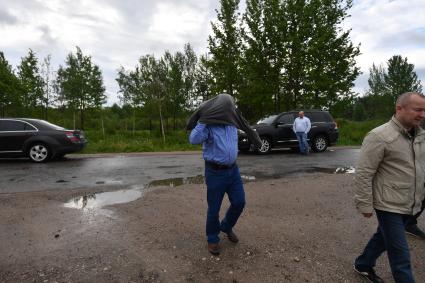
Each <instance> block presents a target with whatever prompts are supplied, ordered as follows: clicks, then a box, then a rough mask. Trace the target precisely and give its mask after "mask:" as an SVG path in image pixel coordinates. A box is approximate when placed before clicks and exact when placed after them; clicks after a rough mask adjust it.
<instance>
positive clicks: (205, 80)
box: [188, 54, 215, 110]
mask: <svg viewBox="0 0 425 283" xmlns="http://www.w3.org/2000/svg"><path fill="white" fill-rule="evenodd" d="M213 83H214V77H213V75H212V73H211V70H210V63H209V59H208V54H205V55H201V57H200V58H199V61H198V64H197V65H196V71H195V82H194V97H193V98H192V99H191V100H190V101H189V103H190V105H189V106H188V109H189V110H193V108H196V107H197V106H198V105H199V103H200V101H205V100H208V99H210V98H212V97H213V96H214V95H215V93H214V92H213V91H212V85H213Z"/></svg>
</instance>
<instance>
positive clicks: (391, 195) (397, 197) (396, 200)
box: [382, 182, 413, 206]
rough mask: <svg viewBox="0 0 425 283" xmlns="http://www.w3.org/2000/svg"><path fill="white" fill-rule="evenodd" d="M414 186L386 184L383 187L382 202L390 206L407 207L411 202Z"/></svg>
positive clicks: (395, 183)
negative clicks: (410, 196)
mask: <svg viewBox="0 0 425 283" xmlns="http://www.w3.org/2000/svg"><path fill="white" fill-rule="evenodd" d="M412 186H413V185H412V184H410V183H399V182H394V183H391V184H385V183H384V185H383V187H382V200H383V201H384V202H386V203H388V204H393V205H397V206H400V205H402V206H403V205H404V206H406V205H408V203H409V201H410V200H409V195H410V190H411V187H412Z"/></svg>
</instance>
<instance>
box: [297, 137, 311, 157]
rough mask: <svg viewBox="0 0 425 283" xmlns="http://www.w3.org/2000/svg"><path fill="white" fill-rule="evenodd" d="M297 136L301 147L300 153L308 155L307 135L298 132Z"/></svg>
mask: <svg viewBox="0 0 425 283" xmlns="http://www.w3.org/2000/svg"><path fill="white" fill-rule="evenodd" d="M296 135H297V139H298V143H299V145H300V152H301V153H302V154H308V142H307V134H306V133H304V132H296Z"/></svg>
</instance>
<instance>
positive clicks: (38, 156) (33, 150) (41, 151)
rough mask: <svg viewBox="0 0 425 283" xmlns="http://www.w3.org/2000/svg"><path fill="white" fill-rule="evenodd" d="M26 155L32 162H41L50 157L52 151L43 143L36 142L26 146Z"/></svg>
mask: <svg viewBox="0 0 425 283" xmlns="http://www.w3.org/2000/svg"><path fill="white" fill-rule="evenodd" d="M27 155H28V157H29V158H30V159H31V161H32V162H35V163H41V162H46V161H48V160H49V159H50V157H51V156H52V151H51V150H50V147H49V146H48V145H46V144H45V143H40V142H37V143H33V144H31V146H30V147H29V148H28V154H27Z"/></svg>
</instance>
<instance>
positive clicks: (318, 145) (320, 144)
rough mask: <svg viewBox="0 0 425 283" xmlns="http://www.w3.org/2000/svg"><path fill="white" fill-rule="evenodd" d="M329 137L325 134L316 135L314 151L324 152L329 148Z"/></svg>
mask: <svg viewBox="0 0 425 283" xmlns="http://www.w3.org/2000/svg"><path fill="white" fill-rule="evenodd" d="M328 144H329V142H328V139H327V138H326V137H325V136H323V135H318V136H315V137H314V139H313V142H312V143H311V149H312V150H313V151H314V152H323V151H325V150H326V149H327V148H328Z"/></svg>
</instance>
